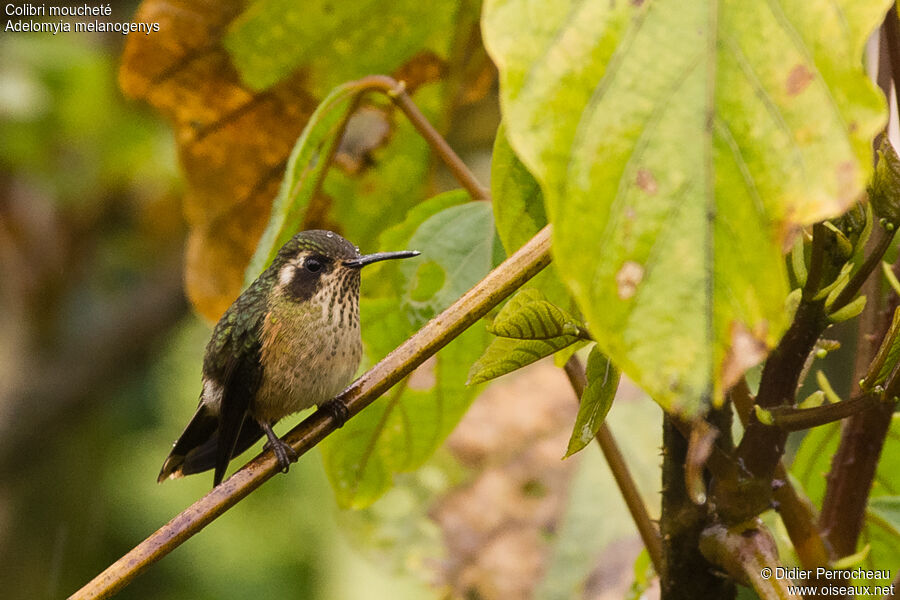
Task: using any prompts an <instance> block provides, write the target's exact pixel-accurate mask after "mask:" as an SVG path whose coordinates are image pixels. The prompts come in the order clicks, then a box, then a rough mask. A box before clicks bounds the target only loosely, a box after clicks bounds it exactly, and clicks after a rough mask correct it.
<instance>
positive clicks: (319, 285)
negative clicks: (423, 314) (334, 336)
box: [272, 229, 419, 302]
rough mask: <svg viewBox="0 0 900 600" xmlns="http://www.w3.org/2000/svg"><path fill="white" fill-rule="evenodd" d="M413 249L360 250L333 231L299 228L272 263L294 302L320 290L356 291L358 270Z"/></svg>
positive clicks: (348, 293) (279, 284) (406, 254)
mask: <svg viewBox="0 0 900 600" xmlns="http://www.w3.org/2000/svg"><path fill="white" fill-rule="evenodd" d="M418 255H419V253H418V252H416V251H415V250H404V251H401V252H378V253H376V254H365V255H361V254H360V253H359V248H357V247H356V246H354V245H353V244H351V243H350V242H348V241H347V240H345V239H344V238H342V237H341V236H339V235H338V234H336V233H334V232H332V231H324V230H321V229H313V230H310V231H301V232H300V233H298V234H297V235H295V236H294V237H292V238H291V239H290V240H288V242H287V243H286V244H285V245H284V246H282V247H281V250H279V251H278V255H277V256H276V258H275V260H274V261H273V263H272V266H273V267H274V268H275V269H276V271H277V280H276V284H275V285H276V288H277V289H278V290H279V291H281V292H283V293H284V295H285V296H287V297H288V298H289V299H291V300H293V301H295V302H305V301H307V300H309V299H311V298H313V297H315V296H317V295H318V294H320V293H322V292H329V293H330V294H334V293H340V295H341V297H349V296H354V297H356V296H358V295H359V271H360V269H362V267H364V266H366V265H369V264H372V263H374V262H378V261H381V260H391V259H395V258H411V257H413V256H418Z"/></svg>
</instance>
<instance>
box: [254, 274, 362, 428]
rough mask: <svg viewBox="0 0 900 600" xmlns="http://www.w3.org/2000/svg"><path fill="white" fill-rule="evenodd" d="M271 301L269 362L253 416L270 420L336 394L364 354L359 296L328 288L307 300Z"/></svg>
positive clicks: (265, 354)
mask: <svg viewBox="0 0 900 600" xmlns="http://www.w3.org/2000/svg"><path fill="white" fill-rule="evenodd" d="M272 302H273V304H272V306H271V310H270V311H269V312H268V314H267V316H266V319H265V322H264V323H263V332H262V364H263V365H266V368H265V369H264V370H263V375H262V381H261V382H260V389H259V392H258V393H257V395H256V400H255V402H254V405H253V406H252V407H251V412H252V413H253V415H254V417H256V418H257V419H260V420H265V421H269V422H274V421H277V420H278V419H281V418H283V417H285V416H287V415H289V414H291V413H294V412H297V411H298V410H303V409H304V408H309V407H310V406H313V405H317V404H322V403H323V402H326V401H328V400H330V399H331V398H333V397H334V396H336V395H337V394H338V393H339V392H341V391H342V390H343V389H344V388H345V387H346V386H347V384H349V383H350V380H351V379H352V378H353V375H354V374H355V373H356V370H357V368H358V367H359V361H360V358H361V357H362V343H361V340H360V331H359V303H358V301H357V300H356V298H344V299H343V302H338V301H336V298H335V295H334V294H328V293H327V290H323V291H321V292H320V293H318V294H316V296H314V297H313V298H311V299H310V300H309V301H307V302H303V303H302V304H298V303H295V302H292V301H290V300H289V299H287V298H284V297H276V298H275V299H274V300H273V301H272Z"/></svg>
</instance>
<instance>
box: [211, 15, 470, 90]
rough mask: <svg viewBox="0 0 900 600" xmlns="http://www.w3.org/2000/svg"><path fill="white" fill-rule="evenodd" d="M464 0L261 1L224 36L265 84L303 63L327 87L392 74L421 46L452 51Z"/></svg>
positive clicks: (250, 76) (247, 73) (254, 79)
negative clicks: (379, 74)
mask: <svg viewBox="0 0 900 600" xmlns="http://www.w3.org/2000/svg"><path fill="white" fill-rule="evenodd" d="M466 9H467V10H468V11H471V5H469V6H468V8H467V5H466V3H464V2H460V1H459V0H438V1H436V2H417V1H415V0H398V1H394V2H390V3H379V2H373V1H372V0H363V1H362V2H296V1H295V0H259V1H257V2H254V3H252V4H251V5H250V7H249V8H248V9H247V10H246V11H245V12H244V13H243V14H242V15H241V16H240V17H238V18H237V19H235V20H234V21H233V22H232V23H231V26H230V28H229V32H228V35H227V36H226V37H225V47H226V48H227V49H228V51H229V52H230V54H231V58H232V60H233V61H234V63H235V66H236V67H237V69H238V71H240V73H241V76H242V78H243V79H244V81H246V82H247V83H248V84H250V85H251V86H253V87H255V88H256V89H265V88H267V87H269V86H271V85H272V84H274V83H276V82H277V81H279V80H281V79H282V78H284V77H286V76H287V75H289V74H290V73H291V72H293V71H294V70H295V69H297V68H298V67H300V66H303V67H305V69H306V70H307V71H308V72H309V74H310V77H309V80H310V82H311V83H312V85H313V88H314V90H316V89H317V90H318V91H319V92H321V91H322V90H327V89H329V88H331V87H332V86H334V85H337V84H338V83H340V82H342V81H347V80H349V79H356V78H358V77H362V76H364V75H369V74H372V73H390V72H392V71H394V70H395V69H396V68H398V67H399V66H400V65H402V64H403V63H404V62H406V61H407V60H409V59H410V58H412V57H413V56H414V55H415V54H416V53H417V52H419V51H421V50H423V49H424V50H428V51H430V52H432V53H435V54H437V55H438V56H444V57H446V55H447V54H448V52H449V50H450V44H451V42H452V41H453V36H452V35H448V32H453V31H454V30H455V27H456V19H457V17H458V16H459V15H460V14H461V13H463V12H464V11H465V10H466Z"/></svg>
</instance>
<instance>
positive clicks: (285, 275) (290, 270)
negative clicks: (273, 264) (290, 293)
mask: <svg viewBox="0 0 900 600" xmlns="http://www.w3.org/2000/svg"><path fill="white" fill-rule="evenodd" d="M294 268H295V267H294V264H293V263H288V264H286V265H284V266H283V267H281V270H280V271H278V283H280V284H281V285H282V287H284V286H287V285H288V284H290V283H291V280H292V279H293V278H294Z"/></svg>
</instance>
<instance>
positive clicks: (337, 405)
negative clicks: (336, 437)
mask: <svg viewBox="0 0 900 600" xmlns="http://www.w3.org/2000/svg"><path fill="white" fill-rule="evenodd" d="M319 410H321V411H324V412H326V413H328V414H329V415H331V418H332V419H334V423H335V425H337V426H338V427H343V426H344V423H346V422H347V419H349V418H350V409H349V408H347V405H346V404H344V403H343V402H341V401H340V400H338V399H337V398H332V399H331V400H329V401H328V402H325V403H324V404H321V405H319Z"/></svg>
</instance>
